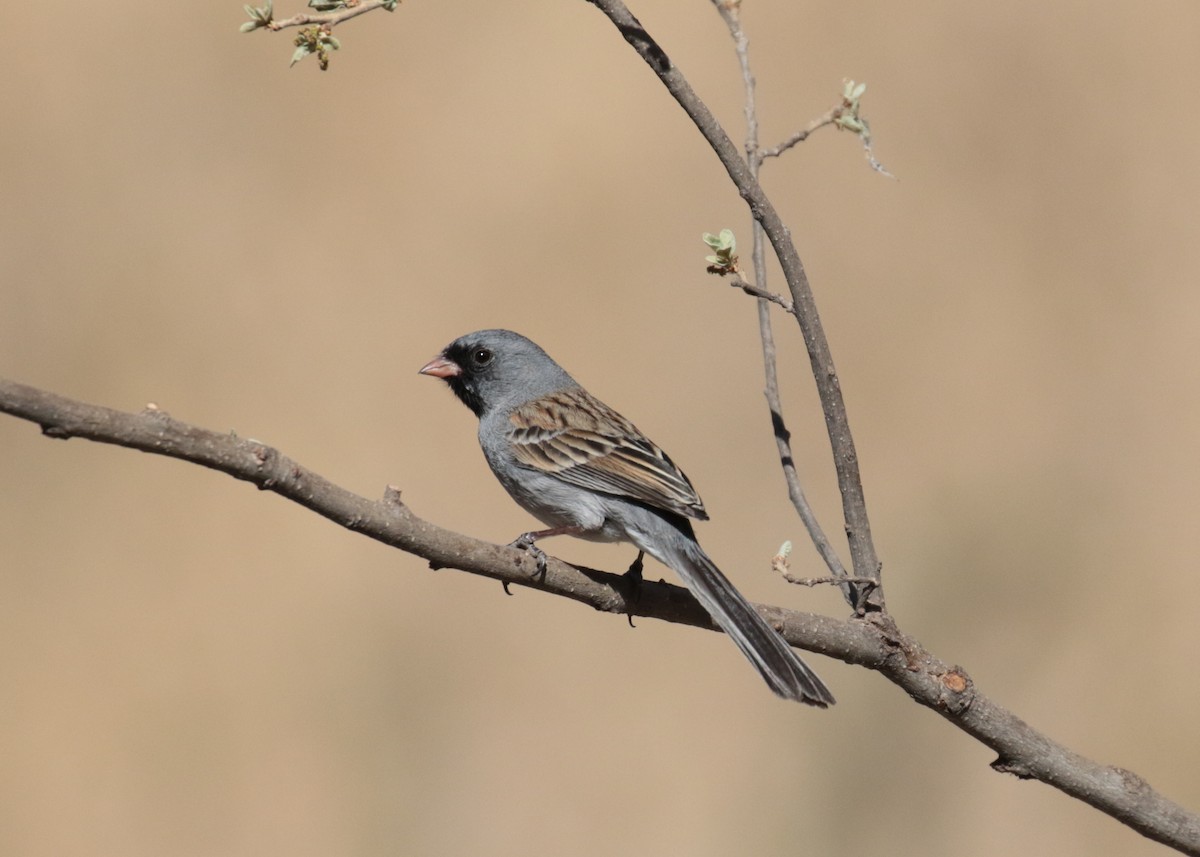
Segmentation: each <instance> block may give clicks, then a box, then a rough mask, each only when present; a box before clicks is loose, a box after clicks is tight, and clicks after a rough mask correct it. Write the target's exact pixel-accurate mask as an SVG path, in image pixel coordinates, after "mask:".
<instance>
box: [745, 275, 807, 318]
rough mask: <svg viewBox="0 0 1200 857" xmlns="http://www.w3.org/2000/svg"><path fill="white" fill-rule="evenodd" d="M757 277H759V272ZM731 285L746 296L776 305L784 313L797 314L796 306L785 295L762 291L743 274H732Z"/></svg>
mask: <svg viewBox="0 0 1200 857" xmlns="http://www.w3.org/2000/svg"><path fill="white" fill-rule="evenodd" d="M755 276H756V277H757V276H758V274H757V272H756V274H755ZM729 285H731V286H733V287H734V288H735V289H741V290H742V291H743V292H745V293H746V294H748V295H753V296H754V297H756V298H758V299H759V300H764V301H768V302H770V303H773V304H776V305H778V306H780V307H782V308H783V311H784V312H787V313H791V314H792V315H795V314H796V305H795V304H793V303H792V302H791V301H789V300H788V299H787V298H785V297H784V296H783V295H777V294H775V293H774V292H768V291H767V290H766V289H760V288H759V287H758V286H756V285H754V283H751V282H748V281H747V280H745V279H744V278H743V277H742V275H741V274H736V273H735V274H730V275H729Z"/></svg>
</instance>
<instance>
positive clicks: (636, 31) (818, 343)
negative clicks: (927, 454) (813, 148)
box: [588, 0, 884, 611]
mask: <svg viewBox="0 0 1200 857" xmlns="http://www.w3.org/2000/svg"><path fill="white" fill-rule="evenodd" d="M588 2H590V3H591V4H592V5H593V6H595V7H596V8H597V9H599V10H600V11H601V12H603V13H604V15H605V16H606V17H607V18H608V19H609V20H610V21H611V22H612V23H613V25H614V26H616V28H617V30H618V31H619V32H620V33H621V35H622V36H623V37H624V39H625V41H626V42H628V43H629V45H630V46H631V47H632V48H633V49H634V50H635V51H637V53H638V56H640V57H641V58H642V60H643V61H644V62H645V63H646V64H647V65H649V66H650V68H651V69H652V70H653V71H654V73H655V74H656V75H657V76H658V78H659V80H661V81H662V83H663V85H664V86H666V88H667V91H668V92H670V93H671V95H672V97H674V99H675V100H676V101H677V102H678V103H679V106H681V107H682V108H683V109H684V111H685V112H686V113H687V114H688V116H689V117H690V118H691V120H692V122H694V123H695V125H696V127H697V128H698V129H699V130H700V133H701V134H703V135H704V138H705V139H706V140H707V141H708V144H709V145H710V146H711V147H712V149H713V151H714V152H715V153H716V155H717V157H718V158H719V159H720V161H721V164H722V165H723V166H724V167H725V171H726V172H727V173H728V174H729V177H730V179H732V181H733V183H734V185H735V186H736V187H737V189H738V193H739V194H740V195H741V197H742V198H743V199H744V200H745V201H746V204H747V205H748V206H749V207H750V213H751V215H752V216H753V217H754V219H755V220H756V221H758V223H760V224H761V225H762V228H763V231H764V232H765V233H766V235H767V239H768V240H769V241H770V242H771V246H772V247H773V248H774V250H775V255H776V256H777V257H778V259H779V264H780V266H781V267H782V268H783V276H784V279H785V280H787V284H788V289H789V290H790V291H791V294H792V302H793V304H794V305H795V309H796V313H795V317H796V321H797V323H798V324H799V325H800V332H801V334H802V335H803V337H804V344H805V347H806V348H807V349H808V359H809V363H810V364H811V366H812V373H813V378H814V379H815V381H816V385H817V394H818V396H819V397H820V399H821V410H822V412H823V413H824V415H825V428H826V431H827V432H828V433H829V441H830V445H831V447H832V449H833V462H834V468H835V470H836V471H837V479H838V488H839V489H840V491H841V495H842V514H843V517H844V519H845V524H846V537H847V540H848V541H849V543H850V558H851V565H852V568H853V572H854V576H855V577H870V578H874V579H878V578H879V572H880V566H879V557H878V555H877V553H876V551H875V543H874V541H873V539H872V538H871V523H870V519H869V518H868V516H867V504H866V498H865V496H864V494H863V487H862V478H861V476H860V474H859V469H858V453H857V451H856V450H855V446H854V438H853V436H852V435H851V434H850V421H849V418H848V417H847V414H846V403H845V401H844V400H843V399H842V389H841V383H840V382H839V381H838V376H837V370H836V369H835V367H834V364H833V355H832V354H831V352H830V350H829V342H828V340H827V339H826V338H825V331H824V328H823V327H822V326H821V319H820V316H819V315H818V313H817V305H816V301H815V300H814V298H813V293H812V289H811V287H810V286H809V283H808V275H807V274H806V273H805V271H804V263H803V262H802V261H801V260H800V254H799V253H798V252H797V250H796V246H795V244H793V243H792V238H791V235H790V234H789V232H788V230H787V227H786V226H785V225H784V223H783V220H782V218H780V216H779V213H778V212H777V211H776V210H775V207H774V206H773V205H772V204H771V201H770V199H768V198H767V195H766V193H765V192H764V191H763V189H762V187H761V186H760V185H759V184H758V181H757V180H756V179H755V178H754V175H753V173H752V172H751V171H750V167H749V166H748V165H747V164H746V162H745V161H744V160H742V156H741V154H740V153H739V152H738V149H737V147H736V146H735V145H734V144H733V141H732V140H730V139H729V135H728V134H726V133H725V129H724V128H722V127H721V124H720V123H719V122H718V121H717V119H716V117H715V116H713V114H712V111H711V110H709V109H708V106H707V105H706V104H705V103H704V102H703V101H701V100H700V98H699V96H697V95H696V93H695V91H694V90H693V89H692V87H691V84H689V83H688V81H687V79H686V78H685V77H684V76H683V74H682V72H680V71H679V69H678V68H677V67H676V66H675V64H674V63H672V62H671V59H670V57H668V56H667V53H666V51H664V50H663V49H662V48H661V47H660V46H659V45H658V43H657V42H656V41H655V40H654V39H653V37H651V35H650V34H649V33H648V32H646V29H645V28H644V27H643V26H642V25H641V23H640V22H639V21H638V19H637V18H635V17H634V16H633V13H631V12H630V11H629V9H628V8H627V7H626V6H625V4H624V3H623V2H621V0H588ZM857 606H858V607H859V608H860V609H868V610H872V611H880V610H883V608H884V601H883V590H882V588H881V587H873V588H871V590H870V592H869V593H865V599H864V603H862V604H859V605H857Z"/></svg>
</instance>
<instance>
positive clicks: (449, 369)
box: [417, 354, 462, 378]
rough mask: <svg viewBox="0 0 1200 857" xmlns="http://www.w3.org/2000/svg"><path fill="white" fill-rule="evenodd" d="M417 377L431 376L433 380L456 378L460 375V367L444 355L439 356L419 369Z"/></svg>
mask: <svg viewBox="0 0 1200 857" xmlns="http://www.w3.org/2000/svg"><path fill="white" fill-rule="evenodd" d="M417 374H419V375H432V376H433V377H434V378H456V377H458V376H459V375H461V374H462V367H461V366H459V365H458V364H457V363H455V362H454V361H453V360H449V359H447V358H446V355H444V354H439V355H438V356H437V357H435V358H433V359H432V360H430V361H429V362H428V363H426V364H425V365H424V366H422V367H421V371H420V372H418V373H417Z"/></svg>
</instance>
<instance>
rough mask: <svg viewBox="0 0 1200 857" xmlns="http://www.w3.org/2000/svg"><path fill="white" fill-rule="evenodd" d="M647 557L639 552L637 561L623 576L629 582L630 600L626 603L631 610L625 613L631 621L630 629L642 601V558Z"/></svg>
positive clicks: (642, 552) (643, 552) (644, 553)
mask: <svg viewBox="0 0 1200 857" xmlns="http://www.w3.org/2000/svg"><path fill="white" fill-rule="evenodd" d="M645 555H646V552H645V551H638V555H637V559H635V560H634V561H633V563H632V564H631V565H630V566H629V570H628V571H626V572H625V574H624V575H623V576H624V578H625V579H626V580H628V581H629V600H628V601H626V602H625V604H626V607H628V608H629V609H628V610H626V611H625V618H626V619H627V620H628V621H629V627H630V628H632V627H633V626H634V625H633V610H634V608H635V607H637V603H638V602H639V601H641V600H642V568H643V565H642V557H644V556H645Z"/></svg>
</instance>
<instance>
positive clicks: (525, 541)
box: [508, 533, 546, 574]
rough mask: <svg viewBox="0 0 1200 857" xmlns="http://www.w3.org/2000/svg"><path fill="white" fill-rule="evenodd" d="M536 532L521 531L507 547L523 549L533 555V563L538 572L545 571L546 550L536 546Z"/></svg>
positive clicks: (543, 572)
mask: <svg viewBox="0 0 1200 857" xmlns="http://www.w3.org/2000/svg"><path fill="white" fill-rule="evenodd" d="M537 540H538V534H537V533H521V535H519V536H517V537H516V538H515V539H513V540H512V541H511V542H509V545H508V546H509V547H511V548H516V549H517V550H523V551H525V553H527V554H529V555H530V556H531V557H533V563H534V565H535V566H536V568H537V572H538V574H545V573H546V552H545V551H544V550H542V549H541V548H540V547H538V546H537Z"/></svg>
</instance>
